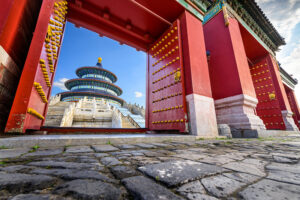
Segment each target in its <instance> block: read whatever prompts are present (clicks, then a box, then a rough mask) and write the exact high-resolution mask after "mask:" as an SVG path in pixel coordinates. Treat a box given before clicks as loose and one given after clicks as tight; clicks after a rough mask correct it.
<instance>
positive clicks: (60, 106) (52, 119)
mask: <svg viewBox="0 0 300 200" xmlns="http://www.w3.org/2000/svg"><path fill="white" fill-rule="evenodd" d="M69 105H70V103H69V102H63V101H59V102H58V103H56V104H55V105H53V106H49V108H48V112H47V117H46V120H45V123H44V126H56V127H59V126H60V123H61V120H62V118H63V116H64V112H65V109H66V108H68V107H69Z"/></svg>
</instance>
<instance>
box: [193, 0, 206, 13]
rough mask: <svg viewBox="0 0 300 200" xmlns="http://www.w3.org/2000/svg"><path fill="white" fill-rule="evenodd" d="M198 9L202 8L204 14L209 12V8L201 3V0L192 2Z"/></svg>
mask: <svg viewBox="0 0 300 200" xmlns="http://www.w3.org/2000/svg"><path fill="white" fill-rule="evenodd" d="M191 2H193V3H194V4H196V6H197V7H198V8H200V9H201V10H202V11H203V12H204V13H206V12H207V6H206V5H205V4H204V3H203V2H200V1H199V0H191Z"/></svg>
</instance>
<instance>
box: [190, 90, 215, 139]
mask: <svg viewBox="0 0 300 200" xmlns="http://www.w3.org/2000/svg"><path fill="white" fill-rule="evenodd" d="M186 101H187V107H188V117H189V132H190V134H191V135H196V136H200V137H217V136H218V127H217V120H216V113H215V106H214V100H213V99H212V98H209V97H205V96H201V95H198V94H190V95H187V96H186Z"/></svg>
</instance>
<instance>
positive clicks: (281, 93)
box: [267, 54, 291, 111]
mask: <svg viewBox="0 0 300 200" xmlns="http://www.w3.org/2000/svg"><path fill="white" fill-rule="evenodd" d="M267 61H268V63H269V65H270V66H271V67H270V72H271V74H272V79H273V82H274V86H275V89H276V96H277V97H278V100H279V105H280V108H281V110H289V111H291V107H290V104H289V100H288V98H287V95H286V92H285V89H284V86H283V83H282V80H281V77H280V72H279V69H278V65H277V63H276V61H275V60H274V59H273V58H272V56H271V55H270V54H269V55H268V56H267Z"/></svg>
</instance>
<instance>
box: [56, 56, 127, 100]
mask: <svg viewBox="0 0 300 200" xmlns="http://www.w3.org/2000/svg"><path fill="white" fill-rule="evenodd" d="M101 61H102V58H98V62H97V64H96V66H85V67H80V68H78V69H77V70H76V75H77V76H78V77H79V78H75V79H70V80H68V81H66V82H65V86H66V88H67V89H68V90H69V91H67V92H62V93H60V95H61V100H62V101H67V102H77V101H79V100H80V99H82V98H84V97H87V98H90V99H93V98H95V99H96V100H104V101H106V102H109V103H113V104H118V105H123V102H124V100H123V99H121V98H119V97H118V96H120V95H121V94H122V89H121V88H119V87H118V86H116V85H115V84H114V83H115V82H116V81H117V76H116V75H115V74H114V73H112V72H110V71H108V70H106V69H104V68H103V67H102V63H101Z"/></svg>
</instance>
